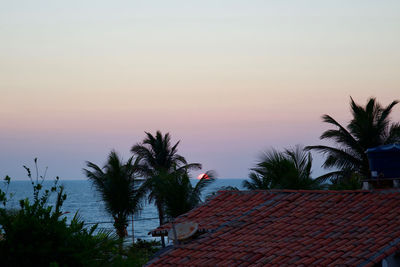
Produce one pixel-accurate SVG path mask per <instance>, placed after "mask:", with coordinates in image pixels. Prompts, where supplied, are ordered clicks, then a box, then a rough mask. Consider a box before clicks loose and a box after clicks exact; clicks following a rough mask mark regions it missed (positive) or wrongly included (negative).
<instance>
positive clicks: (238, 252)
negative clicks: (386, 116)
mask: <svg viewBox="0 0 400 267" xmlns="http://www.w3.org/2000/svg"><path fill="white" fill-rule="evenodd" d="M187 221H192V222H196V223H198V225H199V229H198V233H197V234H196V235H194V236H192V238H191V239H190V240H186V241H184V242H181V243H180V244H175V245H173V246H169V247H167V248H165V249H163V250H162V251H160V253H159V254H158V255H156V256H155V257H154V258H153V259H152V260H150V261H149V262H148V266H273V265H285V264H286V265H303V266H309V265H319V266H327V265H348V266H398V265H399V264H400V259H399V258H398V256H397V253H399V252H400V190H398V189H384V190H371V191H368V190H357V191H326V190H324V191H306V190H299V191H296V190H270V191H220V192H219V194H218V195H216V196H215V197H214V198H212V199H211V200H209V201H208V202H206V203H205V204H203V205H202V206H199V207H198V208H196V209H193V210H192V211H190V212H188V213H187V214H184V215H182V216H180V217H178V218H177V219H176V220H175V223H180V222H187ZM170 228H171V224H166V225H163V226H161V227H159V228H157V229H155V230H153V231H152V232H151V234H152V235H153V236H161V235H167V232H168V230H169V229H170Z"/></svg>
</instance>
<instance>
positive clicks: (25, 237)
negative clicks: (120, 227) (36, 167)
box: [0, 159, 118, 266]
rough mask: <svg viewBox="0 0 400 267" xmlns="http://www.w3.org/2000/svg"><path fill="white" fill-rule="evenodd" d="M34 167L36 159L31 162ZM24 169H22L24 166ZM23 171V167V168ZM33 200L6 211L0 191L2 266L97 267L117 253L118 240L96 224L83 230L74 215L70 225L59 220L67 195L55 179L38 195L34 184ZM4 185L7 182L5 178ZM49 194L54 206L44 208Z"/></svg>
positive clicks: (3, 193)
mask: <svg viewBox="0 0 400 267" xmlns="http://www.w3.org/2000/svg"><path fill="white" fill-rule="evenodd" d="M35 164H36V159H35ZM24 167H25V166H24ZM25 168H26V167H25ZM26 169H27V171H28V177H29V178H30V179H31V182H32V185H33V189H34V193H33V200H32V201H29V199H28V198H26V199H23V200H20V201H19V205H20V206H19V209H7V208H6V203H7V196H6V194H7V193H6V192H7V191H2V190H1V189H0V198H1V199H0V201H2V202H3V206H4V207H3V208H0V231H1V232H0V234H1V240H0V257H1V264H2V265H5V266H101V265H110V263H111V262H112V260H113V258H114V255H115V254H116V253H117V244H118V240H117V238H116V237H115V236H113V235H111V234H110V232H105V231H99V232H98V233H96V234H95V230H96V228H97V225H95V226H93V227H91V228H90V229H87V228H85V227H84V222H83V221H82V220H81V219H80V218H79V216H78V215H77V214H75V216H74V218H73V219H72V221H71V223H70V224H67V219H66V218H65V217H64V218H62V212H61V207H62V204H63V202H64V200H65V199H66V197H67V195H66V194H65V193H64V189H63V187H62V186H59V185H58V177H57V178H56V180H55V182H54V186H53V187H51V189H50V190H44V192H42V183H43V180H44V177H40V178H41V180H39V179H38V177H37V179H36V182H34V181H33V180H32V178H31V173H30V170H29V168H26ZM6 179H8V180H6V184H7V187H8V184H9V183H10V179H9V178H7V177H6ZM51 193H55V194H56V200H55V204H54V206H53V205H48V203H47V202H48V201H49V197H50V195H51Z"/></svg>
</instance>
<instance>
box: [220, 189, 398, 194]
mask: <svg viewBox="0 0 400 267" xmlns="http://www.w3.org/2000/svg"><path fill="white" fill-rule="evenodd" d="M218 192H221V193H237V194H243V193H308V194H354V193H400V188H386V189H373V190H363V189H358V190H305V189H299V190H296V189H267V190H261V189H259V190H219V191H218Z"/></svg>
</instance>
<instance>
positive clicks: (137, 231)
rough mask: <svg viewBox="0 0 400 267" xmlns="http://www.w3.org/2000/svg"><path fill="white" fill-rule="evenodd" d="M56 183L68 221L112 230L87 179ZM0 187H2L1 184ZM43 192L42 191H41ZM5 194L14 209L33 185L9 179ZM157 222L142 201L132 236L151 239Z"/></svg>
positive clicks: (228, 182) (233, 182) (221, 182)
mask: <svg viewBox="0 0 400 267" xmlns="http://www.w3.org/2000/svg"><path fill="white" fill-rule="evenodd" d="M191 181H192V183H193V184H195V183H196V182H197V180H196V179H193V180H191ZM242 182H243V179H217V180H216V181H215V182H214V183H212V184H211V185H209V186H208V187H207V188H205V189H204V192H203V194H202V198H203V199H204V198H205V197H206V196H207V195H209V194H211V193H212V192H216V191H218V190H219V189H220V188H221V187H224V186H233V187H237V188H239V189H243V187H242ZM59 184H60V185H63V186H64V188H65V189H64V192H65V193H66V194H67V199H66V200H65V202H64V204H63V207H62V211H63V212H64V215H63V216H65V217H66V218H67V221H70V220H71V219H72V218H73V217H74V215H75V214H76V213H78V214H79V216H80V217H81V219H82V220H83V221H84V222H85V225H86V226H87V227H90V226H91V225H93V224H96V223H97V224H98V227H99V228H102V229H107V230H111V231H113V230H114V228H113V219H112V217H111V216H110V215H109V214H108V213H107V212H106V210H105V205H104V202H103V201H102V200H101V197H100V195H99V194H98V193H97V192H96V189H95V187H93V186H92V184H91V182H90V181H88V180H60V181H59ZM43 185H44V189H46V188H47V189H49V188H50V187H51V186H52V185H53V182H52V181H45V182H44V183H43ZM0 188H1V189H2V190H4V186H3V185H1V186H0ZM42 191H43V190H42ZM8 193H11V194H12V195H13V196H12V198H11V199H10V200H9V202H8V203H7V207H8V208H17V207H18V205H19V204H18V203H19V200H20V199H24V198H30V199H32V196H33V188H32V184H31V182H30V181H27V180H24V181H15V180H13V181H11V183H10V186H9V188H8ZM49 203H50V204H52V203H54V195H53V196H52V199H50V201H49ZM158 225H159V221H158V214H157V210H156V208H155V206H154V204H153V203H147V202H144V205H143V209H142V210H141V212H140V214H138V215H136V216H135V217H134V236H135V239H137V238H140V239H145V240H153V239H155V238H154V237H151V235H148V233H149V232H150V231H151V230H153V229H155V228H157V227H158ZM128 234H129V236H131V234H132V225H131V219H130V222H129V226H128Z"/></svg>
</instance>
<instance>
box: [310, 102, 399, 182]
mask: <svg viewBox="0 0 400 267" xmlns="http://www.w3.org/2000/svg"><path fill="white" fill-rule="evenodd" d="M397 103H398V101H393V102H392V103H390V104H389V105H388V106H386V107H382V106H381V104H379V103H378V102H377V101H376V99H375V98H370V99H368V101H367V104H366V105H365V106H364V107H363V106H360V105H358V104H356V103H355V102H354V100H353V99H352V98H350V107H351V114H352V119H351V121H350V122H349V123H348V124H347V126H346V127H344V126H342V125H341V124H339V123H338V122H337V121H336V120H335V119H333V118H332V117H331V116H329V115H323V116H322V120H323V121H324V122H326V123H329V124H331V125H332V126H334V127H335V129H330V130H327V131H325V132H324V133H323V134H322V135H321V137H320V139H326V140H330V141H333V142H334V143H335V144H336V146H332V147H331V146H326V145H317V146H308V147H307V148H306V149H309V150H314V151H317V152H320V153H322V154H324V155H326V160H325V163H324V165H323V167H325V168H335V169H337V170H336V171H333V172H330V173H328V174H326V175H324V176H322V177H321V179H332V181H334V179H335V177H338V175H339V176H341V177H351V175H350V176H348V175H347V174H346V173H347V172H348V171H349V170H350V171H351V172H352V173H354V174H355V175H359V176H361V177H363V178H370V169H369V164H368V158H367V155H366V153H365V151H366V150H367V149H368V148H372V147H376V146H379V145H384V144H390V143H396V142H400V123H392V122H391V121H390V118H389V115H390V113H391V111H392V109H393V107H394V106H395V105H396V104H397Z"/></svg>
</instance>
